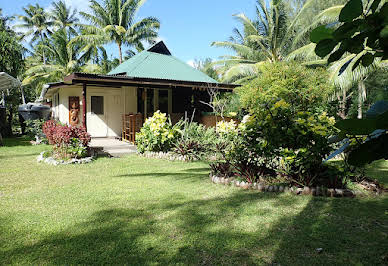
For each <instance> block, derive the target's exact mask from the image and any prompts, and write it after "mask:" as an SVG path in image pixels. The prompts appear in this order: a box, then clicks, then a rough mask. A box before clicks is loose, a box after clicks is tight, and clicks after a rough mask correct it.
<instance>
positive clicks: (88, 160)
mask: <svg viewBox="0 0 388 266" xmlns="http://www.w3.org/2000/svg"><path fill="white" fill-rule="evenodd" d="M45 152H46V151H42V152H41V153H40V154H39V155H38V157H37V158H36V161H37V162H38V163H40V162H44V163H46V164H50V165H60V164H62V165H67V164H86V163H91V162H92V161H93V160H94V157H85V158H81V159H75V158H73V159H71V160H69V161H65V160H56V159H54V158H53V157H47V158H44V157H43V154H44V153H45Z"/></svg>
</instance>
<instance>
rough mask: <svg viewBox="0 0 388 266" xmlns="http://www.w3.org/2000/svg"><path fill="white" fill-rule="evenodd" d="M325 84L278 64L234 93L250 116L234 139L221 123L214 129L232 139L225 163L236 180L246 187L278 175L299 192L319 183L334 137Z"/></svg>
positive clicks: (313, 74)
mask: <svg viewBox="0 0 388 266" xmlns="http://www.w3.org/2000/svg"><path fill="white" fill-rule="evenodd" d="M326 79H327V74H326V73H325V72H324V71H321V70H319V71H317V70H310V69H307V68H305V67H303V66H300V65H296V64H291V65H287V64H284V63H279V64H271V65H269V66H266V67H265V68H264V71H263V73H262V75H261V76H260V77H259V78H257V79H255V80H254V81H252V82H251V83H249V84H248V85H246V86H244V87H242V88H240V89H238V92H239V94H240V97H241V103H242V105H243V107H244V108H246V109H247V110H249V111H250V113H251V114H252V115H251V116H246V117H245V118H244V119H243V121H242V123H241V124H240V125H239V126H238V127H237V133H236V129H233V126H232V125H227V124H225V123H224V124H220V126H219V127H218V129H217V131H218V132H219V134H220V136H223V135H229V136H231V137H229V139H230V140H231V144H230V145H229V146H228V149H226V152H225V155H226V156H225V160H227V161H229V162H230V163H231V164H232V165H233V167H234V168H235V170H236V172H237V173H238V175H241V176H244V177H245V178H246V179H247V181H248V182H254V181H255V180H256V179H257V178H258V177H264V176H273V175H275V174H276V173H277V174H282V175H283V176H285V177H287V178H289V180H290V181H291V182H292V183H294V184H298V185H301V186H304V185H316V184H318V183H319V182H322V178H321V177H322V173H323V169H324V168H325V166H323V165H322V161H323V159H324V158H325V157H326V156H327V155H328V154H329V153H330V151H331V147H330V146H329V144H328V137H330V136H331V135H332V134H333V133H334V132H335V131H334V130H335V129H334V127H333V125H334V122H335V121H334V118H331V117H328V115H327V113H326V112H325V109H326V108H327V104H326V102H327V96H328V94H329V93H330V92H331V86H329V85H328V84H327V83H326ZM235 128H236V127H235Z"/></svg>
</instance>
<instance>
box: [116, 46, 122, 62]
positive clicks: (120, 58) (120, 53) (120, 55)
mask: <svg viewBox="0 0 388 266" xmlns="http://www.w3.org/2000/svg"><path fill="white" fill-rule="evenodd" d="M117 46H118V47H119V62H120V64H121V63H122V62H123V54H122V52H121V43H119V42H118V43H117Z"/></svg>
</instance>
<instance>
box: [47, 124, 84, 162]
mask: <svg viewBox="0 0 388 266" xmlns="http://www.w3.org/2000/svg"><path fill="white" fill-rule="evenodd" d="M43 133H44V134H45V135H46V137H47V140H48V142H49V144H50V145H53V153H54V156H55V157H58V158H61V159H68V158H83V157H85V156H87V153H88V152H87V151H88V145H89V142H90V140H91V137H90V135H89V133H87V132H86V130H85V128H78V127H71V126H67V125H61V124H59V123H58V122H56V121H53V120H49V121H46V122H45V123H44V124H43Z"/></svg>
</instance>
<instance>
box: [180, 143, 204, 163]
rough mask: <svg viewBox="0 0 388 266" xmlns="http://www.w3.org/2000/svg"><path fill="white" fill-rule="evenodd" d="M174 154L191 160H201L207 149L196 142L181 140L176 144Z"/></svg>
mask: <svg viewBox="0 0 388 266" xmlns="http://www.w3.org/2000/svg"><path fill="white" fill-rule="evenodd" d="M173 152H174V153H176V154H178V155H182V156H185V157H186V158H188V159H190V160H199V159H201V158H203V156H204V155H205V154H206V148H205V145H203V144H202V143H200V142H198V141H196V140H190V139H180V140H178V142H177V143H176V144H175V148H174V149H173Z"/></svg>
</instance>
